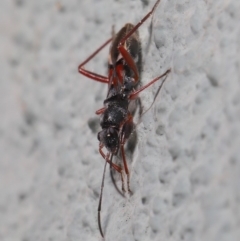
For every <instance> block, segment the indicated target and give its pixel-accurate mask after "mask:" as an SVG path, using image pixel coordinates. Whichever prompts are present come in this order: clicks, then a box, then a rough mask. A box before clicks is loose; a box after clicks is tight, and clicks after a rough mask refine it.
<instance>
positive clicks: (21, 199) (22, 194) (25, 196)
mask: <svg viewBox="0 0 240 241" xmlns="http://www.w3.org/2000/svg"><path fill="white" fill-rule="evenodd" d="M26 198H27V193H24V192H22V193H20V194H19V195H18V200H19V202H22V201H24V200H25V199H26Z"/></svg>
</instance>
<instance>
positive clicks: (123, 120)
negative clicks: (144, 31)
mask: <svg viewBox="0 0 240 241" xmlns="http://www.w3.org/2000/svg"><path fill="white" fill-rule="evenodd" d="M159 3H160V0H157V1H156V3H155V4H154V6H153V8H152V10H151V11H150V12H148V13H147V14H146V16H145V17H144V18H143V19H142V20H141V21H140V22H139V23H137V24H136V25H135V26H134V25H133V24H131V23H127V24H125V26H124V27H123V28H122V29H120V31H119V32H118V33H117V34H113V36H112V37H111V38H110V39H108V40H107V41H106V42H105V43H104V44H103V45H101V46H100V47H99V48H98V49H97V50H96V51H95V52H94V53H93V54H91V55H90V56H89V57H88V58H87V59H86V60H85V61H83V62H82V63H81V64H80V65H79V67H78V71H79V73H81V74H82V75H84V76H86V77H88V78H90V79H92V80H95V81H98V82H101V83H105V84H108V92H107V97H106V99H105V100H104V107H103V108H101V109H99V110H97V111H96V114H97V115H101V118H100V125H101V128H102V130H101V131H100V132H99V133H98V140H99V153H100V154H101V156H102V157H103V158H104V160H105V166H104V171H103V177H102V184H101V193H100V197H99V205H98V227H99V231H100V233H101V236H102V237H103V236H104V235H103V231H102V226H101V217H100V213H101V205H102V194H103V186H104V176H105V171H106V165H107V163H109V164H110V167H111V168H113V169H114V170H115V171H116V172H118V173H120V175H121V180H122V191H123V192H125V188H124V176H123V175H124V173H125V174H126V176H127V188H128V191H129V192H130V187H129V182H130V181H129V170H128V165H127V161H126V155H125V150H124V145H125V143H126V142H127V141H128V139H129V138H130V135H131V134H132V132H133V130H134V128H135V124H134V122H133V117H134V113H135V111H136V106H137V105H140V101H139V97H138V95H139V93H140V92H142V91H143V90H145V89H146V88H148V87H149V86H151V85H152V84H153V83H155V82H156V81H158V80H159V79H161V78H163V77H165V78H164V80H163V81H162V83H161V85H160V87H159V88H158V91H157V94H158V93H159V91H160V89H161V87H162V85H163V83H164V81H165V80H166V77H167V75H168V73H169V72H170V71H171V70H170V69H168V70H167V71H166V72H165V73H164V74H162V75H160V76H158V77H156V78H154V79H153V80H151V81H150V82H149V83H148V84H146V85H144V86H141V85H140V79H141V71H142V51H141V42H140V39H139V33H138V28H139V27H140V26H141V25H142V24H143V23H144V22H145V21H146V20H147V19H148V18H149V17H150V16H151V15H152V14H153V12H154V10H155V9H156V7H157V6H158V4H159ZM109 43H111V46H110V51H109V57H108V76H102V75H100V74H97V73H94V72H91V71H89V70H86V69H85V68H84V66H85V64H87V63H88V62H89V61H90V60H91V59H92V58H93V57H94V56H95V55H97V54H98V53H99V52H100V51H101V50H102V49H103V48H104V47H105V46H106V45H108V44H109ZM155 98H156V96H155ZM154 100H155V99H154ZM103 149H105V151H106V153H105V152H104V150H103ZM119 153H120V155H121V158H122V162H123V165H122V166H121V165H117V164H115V163H114V162H113V157H114V156H117V155H118V154H119Z"/></svg>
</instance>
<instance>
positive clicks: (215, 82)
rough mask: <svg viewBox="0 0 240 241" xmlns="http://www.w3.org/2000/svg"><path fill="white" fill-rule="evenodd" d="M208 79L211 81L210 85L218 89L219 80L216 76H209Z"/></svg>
mask: <svg viewBox="0 0 240 241" xmlns="http://www.w3.org/2000/svg"><path fill="white" fill-rule="evenodd" d="M207 77H208V79H209V82H210V84H211V85H212V86H213V87H218V85H219V84H218V80H217V78H216V77H215V76H213V75H207Z"/></svg>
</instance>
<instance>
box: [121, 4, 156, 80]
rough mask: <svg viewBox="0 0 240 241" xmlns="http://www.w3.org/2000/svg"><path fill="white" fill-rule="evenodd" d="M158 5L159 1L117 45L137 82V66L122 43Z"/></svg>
mask: <svg viewBox="0 0 240 241" xmlns="http://www.w3.org/2000/svg"><path fill="white" fill-rule="evenodd" d="M159 3H160V0H158V1H157V2H156V3H155V4H154V6H153V8H152V10H151V11H150V12H149V13H148V14H147V15H146V16H145V17H144V18H143V19H142V20H141V21H140V22H139V23H138V24H136V25H135V26H134V27H133V28H132V29H131V30H130V31H129V32H128V34H126V36H125V37H124V38H122V39H121V41H120V43H119V45H118V50H119V52H120V53H121V54H122V56H123V58H124V59H125V61H126V63H127V64H128V66H129V67H130V68H131V69H132V71H133V72H134V75H135V76H134V79H135V81H136V82H137V81H138V79H139V73H138V70H137V66H136V64H135V62H134V60H133V58H132V56H131V55H130V53H129V52H128V51H127V50H126V49H125V48H124V43H125V41H126V40H127V39H128V38H129V37H130V36H131V35H132V34H133V33H134V32H135V31H136V30H137V29H138V28H139V27H140V26H141V25H142V24H143V23H144V22H145V21H146V20H147V19H148V18H149V17H150V16H151V15H152V14H153V12H154V10H155V9H156V7H157V6H158V4H159Z"/></svg>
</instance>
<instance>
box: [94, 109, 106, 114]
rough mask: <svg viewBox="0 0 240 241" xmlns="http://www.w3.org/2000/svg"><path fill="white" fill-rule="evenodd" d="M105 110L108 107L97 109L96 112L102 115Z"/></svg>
mask: <svg viewBox="0 0 240 241" xmlns="http://www.w3.org/2000/svg"><path fill="white" fill-rule="evenodd" d="M105 110H106V108H105V107H103V108H101V109H99V110H97V111H96V112H95V114H96V115H100V114H102V113H103V112H104V111H105Z"/></svg>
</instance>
